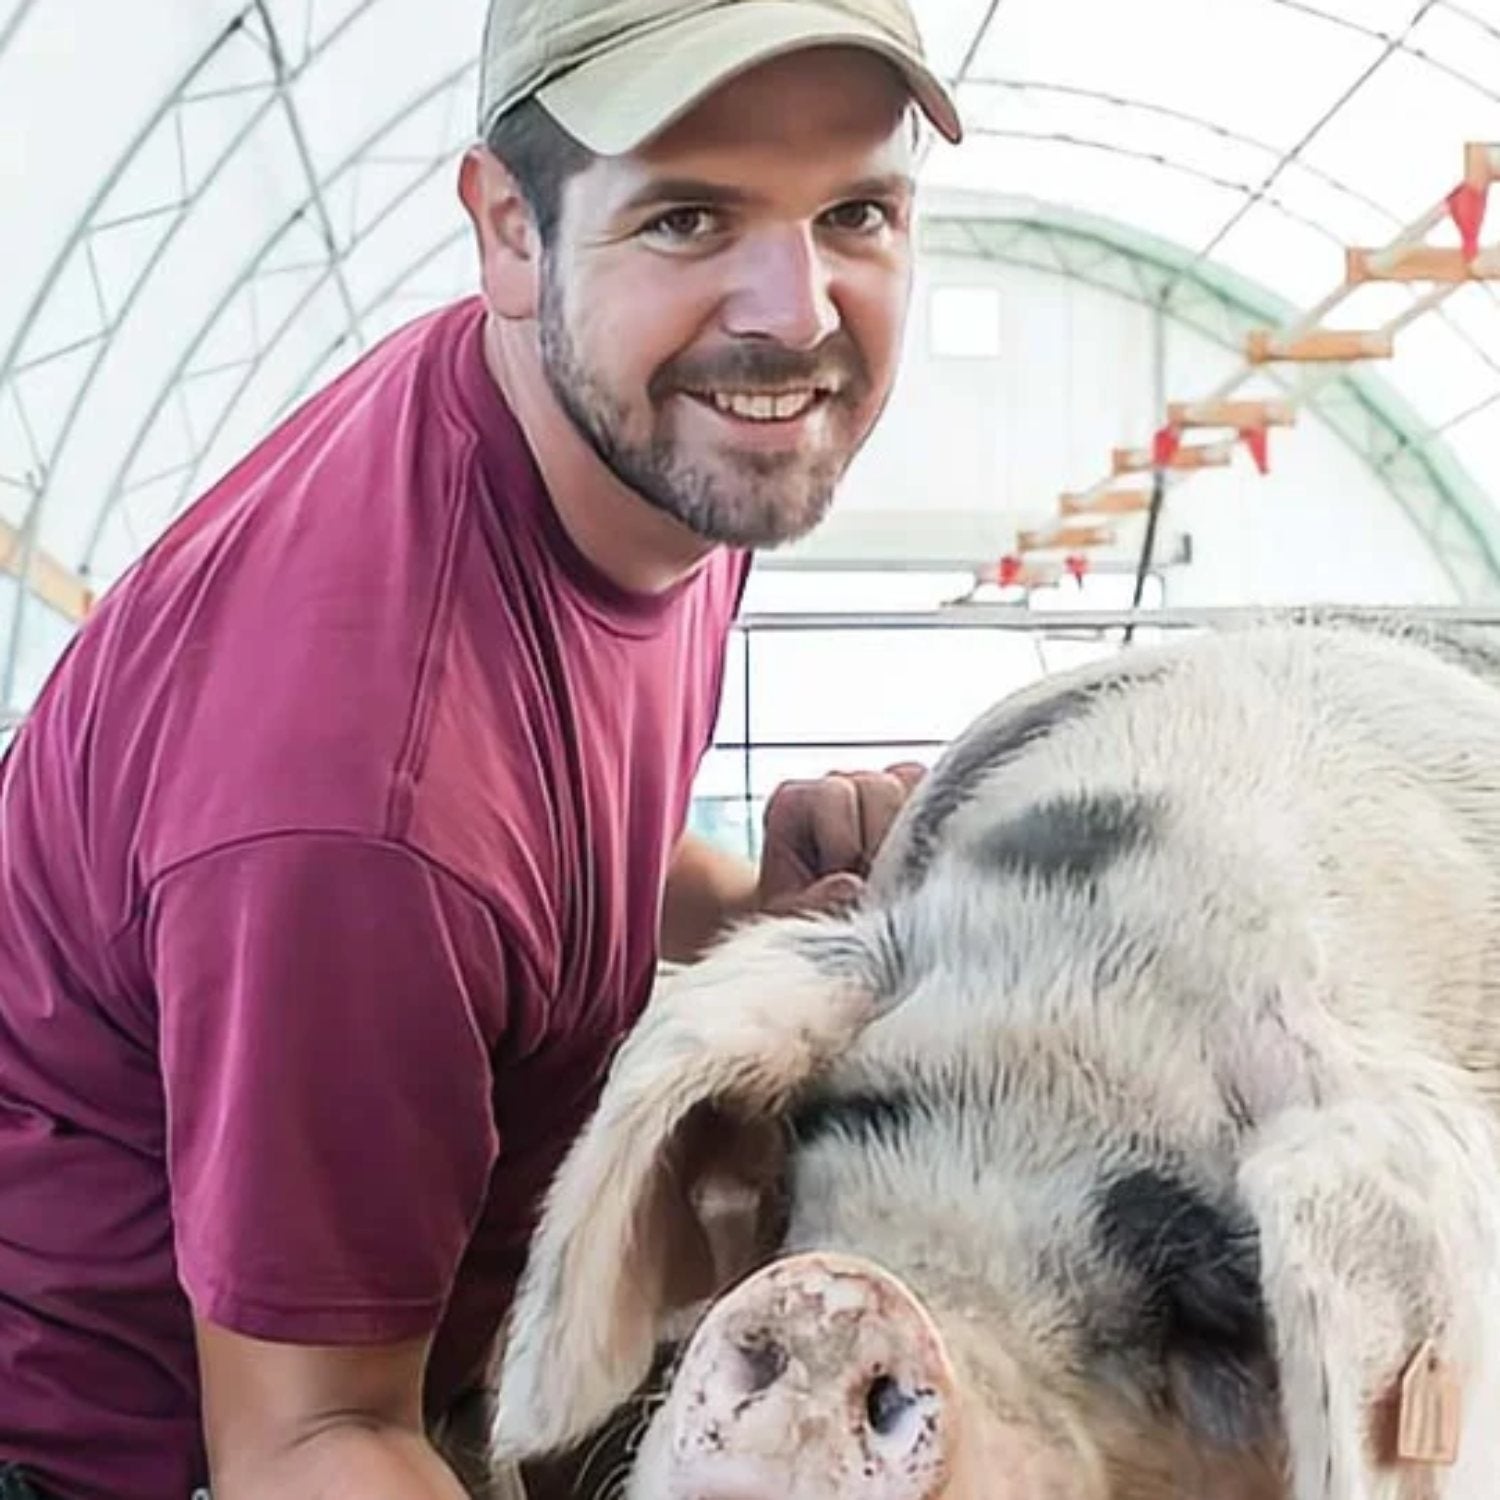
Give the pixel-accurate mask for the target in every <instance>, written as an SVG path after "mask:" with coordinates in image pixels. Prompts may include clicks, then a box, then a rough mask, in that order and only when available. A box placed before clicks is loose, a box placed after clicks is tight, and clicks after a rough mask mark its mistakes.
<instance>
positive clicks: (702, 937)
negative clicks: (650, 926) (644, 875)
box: [661, 833, 758, 963]
mask: <svg viewBox="0 0 1500 1500" xmlns="http://www.w3.org/2000/svg"><path fill="white" fill-rule="evenodd" d="M757 882H758V873H757V871H756V868H755V866H754V865H752V864H751V863H750V862H749V861H748V860H744V859H738V858H736V857H735V856H734V855H733V854H729V853H726V852H725V851H724V850H722V849H719V848H716V847H715V846H714V845H713V844H711V843H709V842H708V840H707V839H703V838H700V837H699V836H698V835H697V834H693V833H689V834H685V835H684V836H683V838H682V840H681V842H680V843H679V844H678V846H677V850H676V852H675V854H674V856H673V859H672V865H671V868H670V869H669V870H668V872H667V886H666V891H665V893H664V900H663V904H662V921H661V951H662V957H663V958H666V959H669V960H671V961H672V962H673V963H691V962H692V961H693V960H694V959H696V958H698V957H699V956H701V954H702V953H703V951H704V950H705V949H706V948H708V947H709V946H710V945H711V944H712V943H713V942H714V940H715V939H716V938H718V937H720V936H721V935H722V934H723V932H724V930H725V929H726V928H727V927H728V926H729V925H730V924H731V923H733V922H736V921H739V920H741V919H742V918H744V917H748V916H750V915H751V914H752V913H753V912H754V911H755V908H756V894H757Z"/></svg>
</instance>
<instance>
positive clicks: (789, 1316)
mask: <svg viewBox="0 0 1500 1500" xmlns="http://www.w3.org/2000/svg"><path fill="white" fill-rule="evenodd" d="M955 1407H956V1397H955V1392H954V1384H953V1375H952V1372H951V1369H950V1367H949V1363H948V1359H947V1355H946V1353H945V1352H944V1349H943V1345H942V1340H941V1338H940V1337H939V1335H938V1332H937V1329H936V1328H935V1327H934V1326H933V1323H932V1320H931V1319H930V1318H929V1317H928V1315H927V1313H926V1312H925V1311H924V1310H923V1308H922V1307H921V1305H920V1304H919V1303H918V1302H917V1300H916V1299H915V1298H914V1297H913V1296H912V1294H911V1293H910V1292H909V1291H908V1290H907V1289H906V1288H905V1287H903V1286H902V1285H901V1283H900V1282H898V1281H897V1280H896V1279H895V1278H894V1277H892V1276H889V1275H887V1274H886V1273H885V1272H884V1271H881V1270H880V1269H879V1268H878V1267H876V1266H873V1265H870V1264H868V1263H866V1262H863V1261H859V1260H854V1259H849V1258H845V1257H841V1256H833V1255H828V1254H821V1253H820V1254H807V1255H798V1256H794V1257H788V1258H787V1259H785V1260H780V1261H776V1262H774V1263H773V1264H771V1265H770V1266H767V1267H766V1268H765V1269H764V1270H762V1271H760V1272H758V1273H756V1274H755V1275H754V1276H752V1277H750V1278H749V1279H748V1280H746V1281H745V1282H743V1283H741V1284H740V1286H738V1287H737V1288H736V1289H735V1290H734V1291H732V1292H731V1293H729V1294H728V1295H727V1296H726V1297H725V1298H724V1299H723V1300H722V1301H721V1302H719V1303H718V1304H717V1305H716V1306H715V1307H714V1308H713V1309H712V1310H711V1311H710V1313H709V1314H708V1316H707V1317H706V1318H705V1319H704V1321H703V1323H702V1324H701V1325H700V1327H699V1329H698V1331H697V1333H696V1335H695V1336H694V1338H693V1340H692V1342H691V1344H690V1345H689V1347H688V1350H687V1353H686V1355H685V1356H684V1358H683V1362H682V1365H681V1367H680V1369H679V1371H678V1375H677V1379H676V1380H675V1382H674V1384H673V1393H672V1400H671V1416H670V1418H669V1421H670V1432H671V1436H670V1439H669V1441H670V1456H669V1457H668V1460H667V1462H668V1471H669V1476H670V1478H669V1482H668V1484H667V1486H666V1488H667V1492H668V1494H669V1495H670V1496H671V1500H812V1497H814V1496H817V1497H822V1500H826V1497H828V1496H830V1495H835V1496H838V1497H839V1500H931V1497H933V1496H936V1495H937V1494H938V1493H939V1492H940V1491H941V1490H942V1489H943V1487H944V1485H945V1483H946V1481H947V1478H948V1472H949V1468H950V1465H951V1461H952V1453H953V1448H954V1442H955V1433H954V1429H955V1425H956V1417H957V1413H956V1410H955Z"/></svg>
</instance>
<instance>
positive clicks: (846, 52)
mask: <svg viewBox="0 0 1500 1500" xmlns="http://www.w3.org/2000/svg"><path fill="white" fill-rule="evenodd" d="M921 114H925V115H926V116H927V117H928V119H929V120H930V121H931V122H932V123H933V124H934V125H935V126H936V127H937V128H938V129H939V130H940V131H941V132H943V133H944V134H945V135H947V136H949V137H950V138H956V137H957V135H958V125H957V121H956V118H955V115H954V112H953V106H952V103H951V101H950V99H949V98H948V96H947V94H946V93H945V92H944V90H943V88H942V87H941V85H940V84H939V83H938V82H937V80H936V79H935V78H934V77H933V76H932V74H931V73H930V72H929V71H928V69H927V67H926V66H925V64H924V62H923V60H922V55H921V51H920V46H919V42H918V38H917V34H916V30H915V27H914V24H913V21H912V18H911V16H910V14H909V13H908V11H907V9H906V8H905V5H904V4H903V3H901V0H816V3H815V0H495V3H494V5H493V7H492V12H491V18H490V25H489V28H488V31H487V35H486V39H485V66H484V84H483V97H482V120H481V127H482V129H481V134H482V138H483V140H484V142H485V144H484V145H482V146H476V147H475V148H474V149H473V150H472V151H470V152H469V153H468V154H467V155H466V157H465V160H464V162H463V166H462V173H461V194H462V199H463V203H464V205H465V207H466V208H467V211H468V213H469V215H470V217H471V218H472V221H473V224H474V229H475V237H476V244H477V248H478V254H479V262H480V275H481V281H482V287H483V294H482V296H478V297H476V298H474V299H472V300H466V301H464V302H462V303H460V304H458V305H456V306H453V307H449V308H445V309H443V310H441V311H439V312H437V313H435V314H433V315H431V316H429V317H426V318H424V319H422V320H420V321H419V322H416V323H414V324H411V325H409V326H408V327H406V328H404V329H402V330H400V331H399V332H397V333H396V334H395V335H393V336H392V337H391V338H390V339H388V340H387V341H386V342H385V343H384V344H383V345H382V346H381V347H379V348H378V349H376V350H375V351H373V352H372V353H371V354H369V355H368V356H367V357H365V358H364V359H362V360H361V361H360V362H359V363H357V364H356V365H354V366H353V367H352V368H351V369H350V370H349V371H348V372H347V373H346V374H345V375H343V376H342V377H341V378H340V379H339V380H337V381H336V382H335V383H334V384H333V385H331V386H330V387H329V388H327V389H326V390H324V391H323V392H321V393H320V394H319V395H317V396H316V397H315V398H314V399H313V400H312V401H310V402H309V403H308V404H307V405H306V406H305V407H303V408H302V409H301V410H299V411H298V412H296V413H295V414H293V415H292V416H291V417H290V419H288V421H287V422H286V423H285V424H284V425H283V426H281V427H280V428H279V429H278V430H277V431H275V432H274V433H272V434H271V435H270V436H269V437H268V438H267V439H266V440H265V442H264V443H262V444H261V445H260V446H259V447H258V448H257V449H256V450H255V451H254V452H252V453H251V454H250V455H249V456H248V457H247V458H246V459H245V460H244V461H243V463H241V464H240V465H239V466H238V467H237V468H236V469H235V470H234V471H233V472H232V473H231V474H229V475H228V476H227V477H226V478H225V479H224V480H223V481H222V482H221V483H220V484H219V485H218V486H217V487H216V488H215V489H214V490H212V491H211V492H210V493H209V494H207V495H205V496H204V497H202V499H201V500H200V501H199V502H198V503H197V504H196V505H195V506H194V507H193V509H192V510H191V511H190V512H189V513H188V514H187V515H186V516H185V517H184V518H183V519H182V520H181V521H179V522H178V523H177V524H175V525H174V526H173V527H172V528H171V529H170V530H169V531H168V532H167V533H166V534H165V536H164V537H162V538H161V540H160V541H159V542H158V543H157V544H156V545H155V546H154V547H152V549H151V550H150V552H149V553H148V554H147V556H146V557H145V558H144V559H143V560H142V561H141V563H140V564H139V566H138V567H137V568H136V569H135V570H134V571H133V572H132V573H131V574H130V575H129V576H128V577H127V578H126V579H125V580H124V581H122V583H121V584H120V585H119V586H118V587H117V588H116V589H115V590H114V591H112V593H111V594H110V595H109V596H108V597H107V598H106V599H105V600H104V602H103V603H102V604H101V606H100V608H99V609H98V611H97V612H96V614H95V616H94V617H93V619H92V620H90V621H89V623H88V624H87V625H86V626H85V627H84V629H83V630H82V631H81V632H80V634H79V636H78V638H77V640H76V641H75V643H74V645H73V647H72V648H71V650H70V651H69V653H68V655H67V657H66V659H65V660H64V662H63V663H62V664H61V665H60V667H59V669H58V671H57V672H56V673H55V674H54V676H53V678H52V679H51V681H50V682H49V683H48V685H47V687H46V689H45V691H44V692H43V694H42V696H41V698H40V700H39V702H38V704H37V705H36V708H35V711H34V712H33V714H32V716H31V717H30V719H29V721H28V722H27V723H26V725H25V726H24V727H23V729H22V730H21V732H20V734H19V735H18V737H17V739H16V741H15V743H14V745H13V748H12V750H11V752H10V754H9V757H8V759H7V761H6V762H5V764H4V767H3V771H0V777H3V779H0V848H3V850H4V859H3V860H0V1287H3V1288H4V1293H5V1294H4V1297H3V1298H0V1391H3V1393H4V1395H3V1400H0V1496H3V1497H5V1500H14V1497H24V1496H42V1497H45V1500H102V1497H105V1496H109V1497H111V1500H174V1497H175V1500H188V1496H189V1495H190V1493H191V1492H192V1491H193V1490H194V1488H195V1487H201V1486H205V1485H211V1487H212V1491H213V1495H214V1500H261V1497H272V1496H274V1497H276V1500H313V1497H314V1496H316V1497H319V1500H339V1497H344V1496H347V1497H351V1500H352V1497H354V1496H360V1497H374V1496H377V1495H378V1496H380V1497H382V1500H439V1497H455V1496H458V1495H460V1494H461V1493H462V1491H461V1488H460V1484H459V1481H458V1480H457V1479H456V1478H455V1476H454V1472H453V1470H451V1469H450V1468H449V1467H448V1466H447V1465H446V1463H445V1462H444V1460H443V1459H441V1458H440V1457H439V1454H438V1449H437V1448H436V1447H435V1446H434V1444H433V1442H432V1434H433V1433H434V1431H435V1430H437V1429H438V1428H440V1427H442V1426H443V1425H444V1423H445V1422H446V1420H447V1418H448V1416H449V1414H450V1413H452V1412H453V1411H454V1410H455V1409H456V1407H457V1406H458V1405H459V1404H460V1403H461V1402H462V1401H463V1400H464V1399H465V1398H466V1396H467V1395H468V1393H470V1392H472V1391H473V1390H474V1389H475V1388H476V1387H477V1386H478V1385H479V1384H480V1382H481V1381H482V1379H483V1376H484V1373H485V1370H486V1367H487V1361H488V1358H489V1355H490V1353H491V1350H492V1347H493V1344H494V1340H495V1337H496V1335H497V1332H498V1331H500V1330H501V1328H502V1326H503V1319H504V1316H505V1313H506V1310H507V1307H508V1305H509V1300H510V1297H511V1294H512V1291H513V1288H514V1285H515V1281H516V1278H517V1275H518V1273H519V1270H520V1267H521V1264H522V1260H523V1257H524V1254H525V1249H526V1244H527V1238H528V1234H529V1230H530V1227H531V1224H532V1222H533V1220H534V1216H535V1212H536V1207H537V1204H538V1201H539V1197H540V1195H541V1193H542V1192H543V1190H544V1189H545V1187H546V1184H547V1182H548V1180H549V1178H550V1176H551V1174H552V1172H553V1170H554V1169H555V1167H556V1165H557V1163H558V1161H559V1159H560V1157H561V1155H562V1153H563V1152H564V1151H565V1150H566V1148H567V1146H568V1144H569V1143H570V1141H571V1139H572V1137H573V1134H574V1133H575V1132H576V1130H577V1129H578V1127H579V1125H580V1123H581V1122H582V1120H583V1119H584V1118H585V1116H586V1115H587V1113H588V1111H589V1109H590V1107H591V1105H592V1103H593V1101H594V1099H595V1097H596V1095H597V1090H598V1087H599V1084H600V1080H601V1078H602V1075H603V1071H604V1069H605V1067H606V1066H607V1063H608V1060H609V1057H610V1055H611V1053H612V1051H613V1049H614V1047H615V1045H616V1044H617V1043H618V1041H619V1039H620V1037H621V1035H622V1034H623V1032H624V1031H625V1029H626V1028H627V1027H628V1026H629V1025H630V1024H631V1022H632V1021H633V1020H634V1018H635V1017H636V1016H637V1015H638V1014H639V1011H640V1009H641V1006H642V1005H643V1003H644V1001H645V998H646V995H647V992H648V990H649V988H650V985H651V980H652V976H653V973H654V970H655V966H656V963H657V961H658V958H659V957H660V956H661V955H662V954H666V955H668V956H671V957H677V958H687V957H691V956H692V955H694V954H696V953H697V952H699V951H701V950H702V948H703V946H704V945H705V944H706V943H708V942H710V941H711V940H712V939H713V938H714V937H715V935H717V934H718V933H720V932H722V931H723V930H724V928H725V926H726V925H727V924H729V923H732V922H733V921H735V920H737V919H739V918H742V917H744V916H748V915H750V914H751V913H754V912H756V911H762V910H774V909H778V908H779V907H784V906H786V905H789V904H794V903H796V904H802V903H809V904H810V903H817V902H820V901H833V900H838V899H843V898H846V897H847V896H848V895H849V893H850V891H851V890H852V889H855V888H857V882H858V878H859V876H860V875H861V874H862V873H863V872H864V870H865V869H867V867H868V861H869V858H870V855H871V853H872V852H873V850H874V848H875V847H876V846H877V845H878V844H879V842H880V839H881V837H882V835H883V833H884V831H885V829H886V827H887V826H888V825H889V822H890V820H891V818H892V817H893V816H894V814H895V812H896V811H897V810H898V808H899V806H900V804H901V801H902V799H903V797H904V795H905V793H906V789H907V785H908V783H909V780H910V778H909V776H908V775H907V774H906V773H905V772H904V771H902V770H900V769H899V768H898V770H897V771H895V772H892V773H887V774H861V775H858V776H847V777H833V778H829V779H827V780H826V781H823V782H819V783H814V784H811V785H806V786H794V787H790V788H786V789H784V790H783V792H782V793H780V794H779V795H778V797H777V798H776V799H774V800H773V806H772V808H771V810H770V812H769V813H768V823H767V836H766V852H765V856H764V859H763V862H762V865H761V868H760V869H759V871H756V870H754V869H752V868H750V867H749V866H746V865H741V864H740V863H739V862H737V861H733V860H731V859H729V858H727V857H725V856H723V855H721V854H718V853H716V852H714V851H713V850H711V849H710V848H709V847H707V846H706V845H705V844H704V843H702V842H701V841H699V840H697V839H695V838H693V837H692V836H691V835H690V834H686V833H685V832H684V829H685V824H686V816H687V810H688V805H689V798H690V794H691V789H692V783H693V779H694V775H695V773H696V770H697V766H698V763H699V760H700V758H701V756H702V754H703V752H704V750H705V748H706V746H707V744H708V741H709V737H710V734H711V731H712V727H713V722H714V718H715V713H716V709H717V703H718V692H719V686H720V681H721V675H722V670H723V653H724V645H725V639H726V634H727V631H728V629H729V626H730V623H731V621H732V618H733V615H734V612H735V609H736V607H737V603H738V600H739V597H740V592H741V589H742V587H743V583H744V578H745V574H746V569H747V566H748V560H749V557H750V556H751V554H752V552H753V551H754V549H757V548H761V547H770V546H775V545H778V544H781V543H784V542H786V541H788V540H790V539H793V538H795V537H798V536H801V535H804V534H805V533H806V532H807V531H808V530H809V529H810V528H812V527H813V526H815V525H816V524H817V522H818V521H819V519H820V518H821V517H822V516H823V515H824V513H825V512H826V510H827V509H828V506H829V505H830V503H831V502H832V500H833V497H834V494H835V491H836V489H837V486H838V483H839V481H840V478H841V476H842V475H843V474H844V472H845V470H846V468H847V466H848V464H849V462H850V460H851V459H852V458H853V456H854V455H855V453H856V452H857V451H858V450H859V448H860V446H861V444H862V443H863V442H864V441H865V439H866V437H867V436H868V434H869V432H870V430H871V428H872V426H873V425H874V423H875V421H876V420H877V418H878V416H879V414H880V411H881V409H882V407H883V405H884V403H885V401H886V400H887V398H888V396H889V393H890V390H891V386H892V381H893V379H894V375H895V368H896V362H897V356H898V351H899V348H900V344H901V338H902V330H903V323H904V318H905V314H906V306H907V299H908V296H909V289H910V278H911V258H912V235H911V215H912V180H911V179H912V171H913V156H914V141H915V137H916V133H917V128H918V121H919V117H920V115H921Z"/></svg>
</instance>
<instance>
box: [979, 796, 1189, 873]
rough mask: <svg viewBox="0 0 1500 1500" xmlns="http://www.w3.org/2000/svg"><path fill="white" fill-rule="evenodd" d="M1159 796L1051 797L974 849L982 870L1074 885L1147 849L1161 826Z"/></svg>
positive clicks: (989, 834)
mask: <svg viewBox="0 0 1500 1500" xmlns="http://www.w3.org/2000/svg"><path fill="white" fill-rule="evenodd" d="M1163 815H1164V808H1163V804H1162V801H1161V799H1160V798H1158V797H1147V796H1141V795H1138V794H1127V793H1122V792H1088V793H1081V794H1079V795H1077V796H1072V797H1056V798H1053V799H1051V800H1050V801H1047V802H1040V803H1038V804H1037V805H1036V806H1035V807H1028V808H1027V809H1026V810H1025V811H1024V812H1021V813H1018V814H1017V815H1016V816H1015V817H1013V818H1010V819H1007V820H1006V821H1005V822H1003V823H998V824H996V825H995V827H993V828H991V829H989V830H988V831H987V832H986V833H985V835H984V837H983V838H982V839H981V840H980V841H979V844H978V845H977V847H976V849H975V858H976V860H977V861H978V863H979V864H981V865H982V866H984V867H985V868H986V869H990V870H996V871H999V872H1000V873H1002V874H1007V875H1021V876H1031V877H1034V878H1036V879H1039V880H1062V881H1066V882H1069V883H1072V884H1076V885H1082V884H1084V883H1085V882H1087V881H1089V880H1092V879H1094V878H1095V877H1096V876H1098V875H1100V874H1102V873H1103V872H1104V871H1105V870H1107V869H1108V868H1109V867H1110V866H1111V865H1112V864H1114V863H1116V862H1117V861H1118V860H1120V859H1123V858H1124V857H1125V856H1126V855H1128V854H1131V853H1133V852H1134V851H1136V850H1139V849H1143V848H1146V847H1148V846H1149V845H1150V843H1151V842H1152V840H1153V839H1154V838H1155V836H1156V834H1157V832H1158V830H1159V829H1160V827H1161V823H1162V818H1163Z"/></svg>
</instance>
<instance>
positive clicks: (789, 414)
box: [684, 386, 832, 422]
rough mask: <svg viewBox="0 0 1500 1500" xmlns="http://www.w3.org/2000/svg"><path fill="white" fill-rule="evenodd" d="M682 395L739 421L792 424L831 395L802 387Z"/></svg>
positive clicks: (716, 391)
mask: <svg viewBox="0 0 1500 1500" xmlns="http://www.w3.org/2000/svg"><path fill="white" fill-rule="evenodd" d="M684 394H686V395H688V396H691V397H692V398H693V400H695V401H699V402H702V403H703V404H704V405H705V406H711V407H712V408H713V409H714V410H715V411H717V412H720V413H721V414H722V415H724V416H726V417H738V418H739V419H740V421H742V422H792V421H795V420H796V419H797V418H798V417H802V416H805V415H806V414H807V413H808V412H810V411H811V410H812V409H813V408H814V407H815V406H817V405H819V404H821V403H822V402H824V401H826V400H827V399H828V397H829V396H830V395H831V394H832V392H830V391H828V390H826V389H824V388H821V387H817V386H804V387H802V388H800V389H796V390H784V391H749V390H707V391H687V392H685V393H684Z"/></svg>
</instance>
